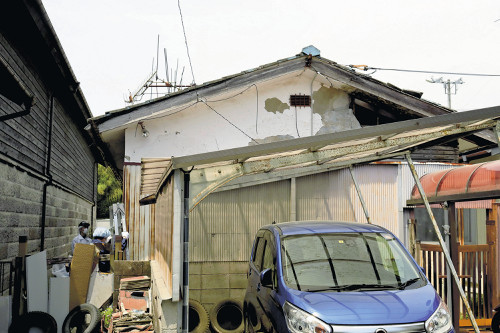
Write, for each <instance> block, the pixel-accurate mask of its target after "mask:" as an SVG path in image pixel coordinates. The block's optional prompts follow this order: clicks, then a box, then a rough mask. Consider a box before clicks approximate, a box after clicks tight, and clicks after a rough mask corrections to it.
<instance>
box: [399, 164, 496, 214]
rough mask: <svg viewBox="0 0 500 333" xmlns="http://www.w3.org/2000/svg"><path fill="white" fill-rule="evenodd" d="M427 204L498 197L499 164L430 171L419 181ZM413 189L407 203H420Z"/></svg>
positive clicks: (416, 190)
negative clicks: (427, 201)
mask: <svg viewBox="0 0 500 333" xmlns="http://www.w3.org/2000/svg"><path fill="white" fill-rule="evenodd" d="M420 182H421V183H422V187H423V189H424V191H425V194H426V195H427V198H428V200H429V202H432V203H438V202H444V201H472V200H483V199H494V198H500V161H493V162H486V163H481V164H471V165H466V166H463V167H458V168H454V169H446V170H442V171H437V172H432V173H429V174H426V175H424V176H422V177H421V178H420ZM421 203H422V198H421V197H420V193H419V192H418V189H417V186H416V185H415V186H414V187H413V190H412V192H411V199H410V200H408V204H421Z"/></svg>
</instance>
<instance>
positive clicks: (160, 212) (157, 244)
mask: <svg viewBox="0 0 500 333" xmlns="http://www.w3.org/2000/svg"><path fill="white" fill-rule="evenodd" d="M152 209H153V210H154V213H155V219H154V221H155V222H154V223H153V226H152V228H151V231H152V237H151V245H150V246H151V247H152V251H153V253H154V255H153V258H151V259H154V260H156V261H157V262H158V264H159V265H160V267H161V270H162V272H163V273H164V275H163V276H164V277H165V279H166V281H165V282H166V284H167V287H168V288H169V289H170V290H171V288H172V250H173V249H172V244H173V242H172V232H173V181H172V178H169V179H168V180H167V182H166V184H165V186H164V187H163V189H162V190H161V192H160V194H159V195H158V198H157V200H156V204H155V207H154V208H152Z"/></svg>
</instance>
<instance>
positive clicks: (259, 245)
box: [245, 231, 266, 332]
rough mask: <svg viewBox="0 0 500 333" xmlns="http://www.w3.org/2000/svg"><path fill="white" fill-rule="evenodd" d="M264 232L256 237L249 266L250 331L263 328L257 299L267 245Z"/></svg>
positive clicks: (248, 315) (248, 311)
mask: <svg viewBox="0 0 500 333" xmlns="http://www.w3.org/2000/svg"><path fill="white" fill-rule="evenodd" d="M265 243H266V242H265V239H264V232H263V231H259V232H258V233H257V235H256V237H255V242H254V246H253V249H252V255H251V258H250V264H249V268H248V286H247V292H246V296H245V300H246V303H247V309H246V314H245V315H246V316H247V317H248V319H249V320H248V324H249V325H250V326H251V327H250V328H249V330H250V332H252V331H258V330H260V329H261V322H260V318H261V317H262V315H263V310H262V307H261V306H260V305H259V302H258V299H257V289H259V288H260V277H259V273H260V271H261V267H262V257H263V254H264V246H265Z"/></svg>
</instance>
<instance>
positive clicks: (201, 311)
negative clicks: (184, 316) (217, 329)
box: [188, 299, 210, 333]
mask: <svg viewBox="0 0 500 333" xmlns="http://www.w3.org/2000/svg"><path fill="white" fill-rule="evenodd" d="M188 323H189V328H188V332H193V333H205V332H207V331H208V327H209V326H210V319H209V318H208V311H207V309H205V307H204V306H203V304H201V303H200V302H198V301H197V300H194V299H190V300H189V322H188Z"/></svg>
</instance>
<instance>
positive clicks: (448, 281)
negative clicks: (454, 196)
mask: <svg viewBox="0 0 500 333" xmlns="http://www.w3.org/2000/svg"><path fill="white" fill-rule="evenodd" d="M443 209H444V225H443V231H444V235H445V243H446V249H447V250H448V251H450V221H449V219H448V202H446V201H445V202H443ZM451 294H452V291H451V274H450V269H449V267H448V266H446V296H447V297H446V304H447V305H448V309H449V310H450V312H451V313H453V297H452V295H451Z"/></svg>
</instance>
